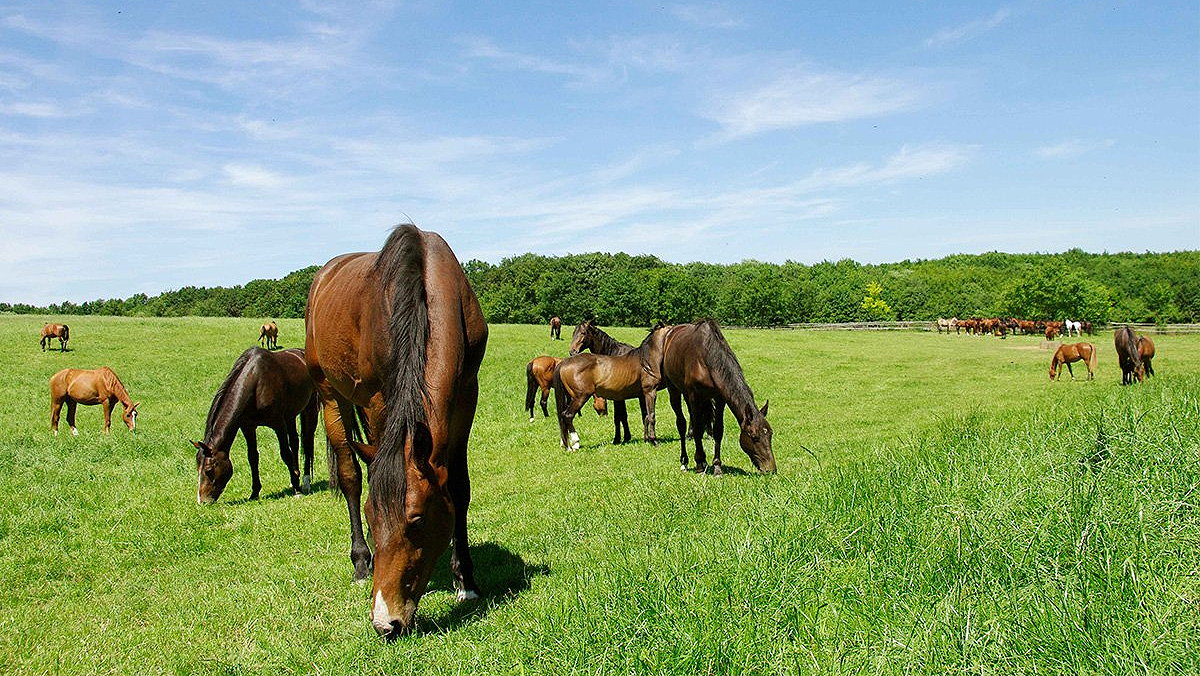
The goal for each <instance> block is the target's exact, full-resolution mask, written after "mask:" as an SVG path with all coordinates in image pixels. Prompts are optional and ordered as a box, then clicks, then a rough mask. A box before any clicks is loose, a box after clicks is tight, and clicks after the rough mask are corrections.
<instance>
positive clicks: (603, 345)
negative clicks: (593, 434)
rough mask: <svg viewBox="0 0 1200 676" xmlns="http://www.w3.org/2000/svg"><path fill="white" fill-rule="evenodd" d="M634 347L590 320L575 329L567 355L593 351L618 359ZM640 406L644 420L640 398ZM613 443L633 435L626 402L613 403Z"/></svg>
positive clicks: (642, 402) (626, 440) (628, 438)
mask: <svg viewBox="0 0 1200 676" xmlns="http://www.w3.org/2000/svg"><path fill="white" fill-rule="evenodd" d="M633 349H634V347H633V346H632V345H630V344H629V343H622V342H621V341H619V340H617V339H615V338H613V337H612V336H610V335H608V334H607V333H605V332H604V331H603V330H601V329H600V327H599V326H596V321H595V320H593V319H589V320H587V321H584V322H582V323H581V324H579V325H578V326H576V327H575V332H574V333H572V334H571V344H570V345H569V346H568V347H567V354H569V355H571V356H572V357H573V356H575V355H577V354H579V353H580V352H583V351H584V350H591V351H592V354H599V355H605V356H609V357H618V356H621V355H623V354H629V353H630V352H632V351H633ZM638 406H639V407H640V408H641V410H642V419H645V418H646V409H645V406H646V402H645V401H643V400H642V399H641V397H639V398H638ZM613 427H614V428H615V429H614V430H613V443H614V444H619V443H621V442H622V439H623V440H624V441H625V442H628V441H629V440H630V439H631V438H632V435H631V434H630V433H629V414H628V412H626V410H625V402H624V400H620V401H614V402H613Z"/></svg>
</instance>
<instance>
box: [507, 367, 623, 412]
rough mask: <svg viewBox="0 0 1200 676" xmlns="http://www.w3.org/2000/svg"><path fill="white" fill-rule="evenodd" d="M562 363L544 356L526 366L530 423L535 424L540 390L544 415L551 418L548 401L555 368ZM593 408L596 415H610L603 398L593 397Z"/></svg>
mask: <svg viewBox="0 0 1200 676" xmlns="http://www.w3.org/2000/svg"><path fill="white" fill-rule="evenodd" d="M561 361H562V360H561V359H559V358H558V357H548V356H546V355H542V356H540V357H534V358H533V359H530V360H529V363H528V364H526V365H525V410H526V411H528V412H529V422H533V401H534V396H535V394H534V393H536V392H537V391H538V390H539V389H540V390H541V391H542V400H541V404H542V415H543V416H545V417H547V418H549V417H550V411H549V410H547V409H546V400H547V399H549V398H550V385H551V384H552V382H553V380H554V368H555V367H556V366H558V364H559V362H561ZM592 408H594V409H595V410H596V415H608V406H607V405H606V404H605V402H604V399H603V398H602V397H592Z"/></svg>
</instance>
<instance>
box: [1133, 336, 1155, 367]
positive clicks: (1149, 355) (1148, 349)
mask: <svg viewBox="0 0 1200 676" xmlns="http://www.w3.org/2000/svg"><path fill="white" fill-rule="evenodd" d="M1137 346H1138V354H1139V355H1140V356H1141V358H1142V367H1143V370H1144V371H1145V372H1146V375H1148V376H1152V375H1154V366H1153V365H1152V364H1151V362H1153V361H1154V341H1153V340H1150V337H1149V336H1138V339H1137Z"/></svg>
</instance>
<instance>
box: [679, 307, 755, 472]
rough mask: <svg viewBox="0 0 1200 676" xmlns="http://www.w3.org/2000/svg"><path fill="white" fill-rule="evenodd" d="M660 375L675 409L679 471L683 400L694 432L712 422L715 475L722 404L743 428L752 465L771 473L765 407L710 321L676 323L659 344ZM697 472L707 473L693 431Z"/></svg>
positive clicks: (683, 463)
mask: <svg viewBox="0 0 1200 676" xmlns="http://www.w3.org/2000/svg"><path fill="white" fill-rule="evenodd" d="M662 374H663V378H664V379H665V383H666V386H667V390H668V392H669V393H670V396H671V408H673V409H674V410H675V428H676V429H678V430H679V447H680V451H679V464H680V469H684V470H686V469H687V440H686V437H687V434H686V430H687V423H686V421H685V419H684V417H683V405H682V402H683V401H686V402H687V408H688V414H689V416H690V417H691V426H692V429H694V430H702V429H707V428H709V426H710V425H711V429H712V437H713V474H721V473H723V471H724V470H723V469H722V468H721V438H722V436H724V432H725V421H724V418H725V406H726V405H728V406H729V410H731V411H732V412H733V417H734V418H736V419H737V421H738V425H740V426H741V430H742V431H741V435H740V436H739V438H738V442H739V443H740V444H741V447H742V450H743V451H745V452H746V455H747V456H749V457H750V461H751V462H752V463H754V467H755V468H757V469H758V471H760V472H763V473H769V472H774V471H775V453H774V451H773V450H772V449H771V435H772V431H771V423H769V422H767V405H768V403H769V402H767V403H764V404H763V405H762V408H758V407H757V405H756V404H755V403H754V393H753V392H751V391H750V385H749V384H748V383H747V382H746V376H745V374H744V373H743V372H742V367H741V364H739V363H738V360H737V357H736V356H735V355H734V354H733V350H732V349H730V347H729V343H728V342H727V341H726V340H725V336H724V335H723V334H722V333H721V328H720V327H719V326H717V323H716V322H714V321H713V320H711V319H708V320H705V321H702V322H697V323H695V324H681V325H679V326H676V327H675V328H674V329H673V330H672V331H671V333H670V335H669V336H667V340H666V344H665V346H664V348H663V366H662ZM693 439H694V440H695V442H696V472H704V471H705V456H704V444H703V440H704V435H703V434H694V435H693Z"/></svg>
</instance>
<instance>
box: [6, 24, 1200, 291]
mask: <svg viewBox="0 0 1200 676" xmlns="http://www.w3.org/2000/svg"><path fill="white" fill-rule="evenodd" d="M1198 7H1200V6H1198V5H1197V3H1196V2H1194V0H1192V1H1188V2H1153V3H1147V2H1104V3H1097V2H1093V1H1086V2H1044V1H1018V2H1011V3H973V2H958V3H930V2H915V1H914V2H886V3H884V2H856V1H853V0H851V1H842V2H812V3H797V2H786V1H785V2H736V3H735V2H728V3H721V2H700V3H687V2H684V3H672V2H668V3H666V4H663V3H657V2H656V3H644V2H608V3H563V2H520V1H512V2H478V3H456V2H442V1H438V0H415V1H413V2H346V3H339V2H319V3H318V2H313V3H308V2H300V3H290V2H289V3H283V2H269V1H255V2H244V1H239V2H202V3H201V2H196V3H179V2H157V3H144V2H140V3H105V2H101V3H94V2H93V3H78V2H72V1H71V0H66V1H63V2H54V3H48V2H43V1H41V0H38V1H36V2H28V3H20V2H18V3H7V4H3V5H0V157H2V158H4V162H3V164H0V240H2V241H3V242H4V244H3V245H0V301H8V302H32V303H38V304H44V303H49V302H53V301H60V300H65V299H69V300H75V301H80V300H87V299H93V298H99V297H127V296H129V295H131V294H134V293H138V292H145V293H150V294H154V293H158V292H160V291H163V290H166V289H173V288H178V287H180V286H184V285H188V284H196V285H207V286H212V285H232V284H240V283H244V282H246V281H248V280H250V279H254V278H260V277H279V276H281V275H284V274H286V273H288V272H290V271H292V270H295V269H297V268H300V267H303V266H306V265H311V264H314V263H323V262H324V261H326V260H328V259H329V258H331V257H332V256H334V255H337V254H339V253H343V252H346V251H361V250H372V249H377V248H378V247H379V246H380V245H381V244H382V242H383V239H384V238H385V236H386V232H387V229H388V228H389V227H390V226H391V225H393V224H395V223H397V222H400V221H404V220H408V219H411V220H412V221H413V222H415V223H417V224H418V225H420V226H422V227H424V228H426V229H431V230H436V231H438V232H440V233H442V235H443V236H444V237H445V238H446V239H447V241H449V242H450V245H451V246H452V247H453V248H454V250H455V252H456V253H457V254H458V255H459V257H460V258H461V259H463V260H466V259H469V258H481V259H484V260H488V261H491V262H498V261H499V260H500V259H501V258H503V257H505V256H510V255H515V254H519V253H524V252H527V251H533V252H537V253H542V254H547V255H559V254H565V253H578V252H587V251H626V252H629V253H650V254H655V255H657V256H660V257H661V258H663V259H665V260H669V261H676V262H686V261H692V260H705V261H714V262H733V261H739V260H743V259H757V260H766V261H780V262H781V261H784V260H788V259H791V260H796V261H801V262H805V263H812V262H817V261H820V260H826V259H828V260H837V259H841V258H854V259H856V260H859V261H862V262H884V261H895V260H901V259H905V258H931V257H939V256H942V255H946V254H950V253H955V252H982V251H990V250H1000V251H1014V252H1017V251H1062V250H1065V249H1068V248H1071V247H1081V248H1083V249H1085V250H1089V251H1105V250H1107V251H1147V250H1149V251H1169V250H1178V249H1196V248H1200V9H1198Z"/></svg>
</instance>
